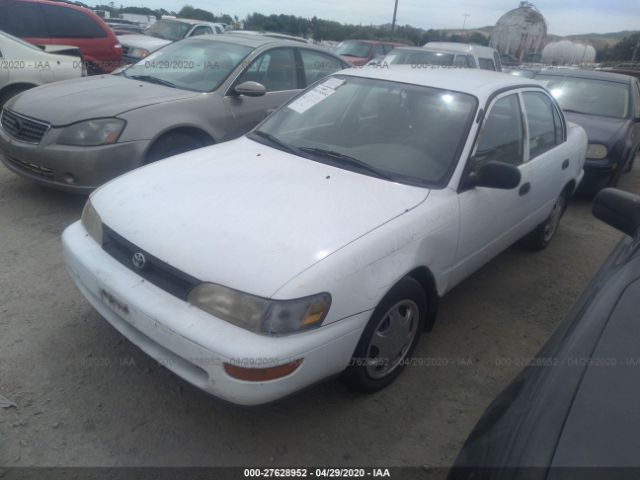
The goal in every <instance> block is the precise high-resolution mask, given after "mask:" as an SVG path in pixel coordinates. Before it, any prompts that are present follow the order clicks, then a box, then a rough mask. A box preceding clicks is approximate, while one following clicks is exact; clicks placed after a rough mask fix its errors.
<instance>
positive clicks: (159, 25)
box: [145, 19, 191, 42]
mask: <svg viewBox="0 0 640 480" xmlns="http://www.w3.org/2000/svg"><path fill="white" fill-rule="evenodd" d="M190 29H191V24H189V23H185V22H179V21H176V20H166V19H162V20H158V21H157V22H156V23H154V24H153V25H151V26H150V27H149V28H148V29H147V30H146V32H145V34H147V35H151V36H152V37H158V38H163V39H165V40H171V41H172V42H175V41H176V40H181V39H183V38H184V37H185V36H186V35H187V32H189V30H190Z"/></svg>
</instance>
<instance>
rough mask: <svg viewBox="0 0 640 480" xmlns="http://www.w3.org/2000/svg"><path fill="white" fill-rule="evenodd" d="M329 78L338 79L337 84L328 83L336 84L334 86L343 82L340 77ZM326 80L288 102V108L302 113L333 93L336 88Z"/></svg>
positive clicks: (333, 83)
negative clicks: (328, 84)
mask: <svg viewBox="0 0 640 480" xmlns="http://www.w3.org/2000/svg"><path fill="white" fill-rule="evenodd" d="M329 80H337V81H338V83H337V84H336V83H335V82H332V83H330V85H336V87H337V86H339V85H342V84H343V83H344V80H340V79H329ZM328 82H329V81H327V82H325V83H323V84H321V85H318V86H317V87H315V88H314V89H313V90H310V91H308V92H307V93H305V94H304V95H302V96H301V97H300V98H298V99H297V100H295V101H293V102H292V103H290V104H289V105H288V108H290V109H291V110H293V111H294V112H297V113H304V112H306V111H307V110H309V109H310V108H311V107H313V106H315V105H317V104H319V103H320V102H321V101H323V100H324V99H325V98H327V97H328V96H329V95H333V94H334V93H336V90H335V88H332V87H331V86H327V83H328Z"/></svg>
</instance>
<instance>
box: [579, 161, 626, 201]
mask: <svg viewBox="0 0 640 480" xmlns="http://www.w3.org/2000/svg"><path fill="white" fill-rule="evenodd" d="M620 168H622V165H620V163H619V162H617V161H615V160H609V159H603V160H590V159H587V160H586V161H585V163H584V179H583V180H582V183H581V184H580V188H579V190H580V191H581V192H583V193H594V192H597V191H598V190H601V189H602V188H605V187H606V186H607V185H609V183H610V182H611V180H613V178H614V177H615V176H616V175H617V174H618V171H619V169H620Z"/></svg>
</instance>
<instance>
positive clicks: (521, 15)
mask: <svg viewBox="0 0 640 480" xmlns="http://www.w3.org/2000/svg"><path fill="white" fill-rule="evenodd" d="M546 38H547V22H546V21H545V19H544V17H543V16H542V14H541V13H540V12H539V11H538V9H537V8H536V7H535V6H534V5H533V4H532V3H529V2H520V6H519V7H518V8H516V9H514V10H511V11H509V12H507V13H505V14H504V15H503V16H502V17H500V20H498V23H496V25H495V27H493V31H492V32H491V42H490V45H491V46H492V47H493V48H495V49H496V50H498V51H499V52H500V53H501V54H505V55H511V56H512V57H515V58H516V59H518V60H519V61H521V62H522V61H531V59H532V58H533V57H535V56H536V55H537V54H539V53H540V52H541V51H542V47H543V46H544V44H545V41H546Z"/></svg>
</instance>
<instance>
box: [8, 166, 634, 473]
mask: <svg viewBox="0 0 640 480" xmlns="http://www.w3.org/2000/svg"><path fill="white" fill-rule="evenodd" d="M636 170H640V169H636ZM621 187H622V188H625V189H628V190H631V191H635V192H636V193H639V192H640V174H638V172H637V171H634V172H633V173H631V174H630V175H627V176H625V177H624V178H623V180H622V182H621ZM83 203H84V198H81V197H74V196H69V195H65V194H61V193H57V192H54V191H49V190H45V189H42V188H40V187H38V186H35V185H33V184H31V183H29V182H27V181H25V180H22V179H20V178H18V177H16V176H14V175H13V174H11V173H10V172H8V171H7V170H6V169H5V168H4V167H1V166H0V266H1V269H0V394H1V395H3V396H5V397H7V398H9V399H10V400H12V401H14V402H15V403H16V404H17V408H9V409H0V465H5V466H10V465H13V466H45V465H46V466H51V465H58V466H71V465H73V466H124V465H127V466H132V465H136V466H204V465H207V466H214V465H215V466H226V465H233V466H246V465H247V464H251V465H265V466H269V465H290V466H293V465H326V466H335V465H359V466H364V465H380V466H405V465H411V466H414V465H429V466H446V465H449V464H450V463H451V461H452V460H453V458H454V457H455V454H456V452H457V450H458V448H459V447H460V445H461V443H462V441H463V440H464V439H465V437H466V436H467V434H468V433H469V430H470V429H471V427H472V426H473V425H474V423H475V422H476V421H477V419H478V417H479V416H480V415H481V413H482V412H483V410H484V409H485V407H486V406H487V405H488V403H489V402H490V401H491V399H492V398H493V397H494V396H495V395H496V394H497V393H498V392H499V391H500V390H501V389H502V388H503V387H504V386H505V385H506V384H507V383H508V382H509V380H510V379H511V378H512V377H513V376H514V375H515V374H516V373H517V372H518V370H519V366H518V363H519V360H521V359H526V358H527V357H529V356H531V355H533V354H535V353H536V351H537V350H538V348H539V347H540V346H541V345H542V344H543V342H544V341H545V339H546V338H547V337H548V336H549V334H550V333H551V332H552V331H553V329H554V328H555V326H556V325H557V323H558V322H559V321H560V319H561V318H562V317H563V315H564V314H565V313H566V311H567V310H568V308H569V307H570V306H571V304H572V303H573V302H574V300H575V299H576V297H577V296H578V294H579V293H580V291H581V290H582V289H583V287H584V286H585V285H586V283H587V282H588V280H589V279H590V278H591V276H592V275H593V274H594V273H595V271H596V270H597V268H598V266H599V265H600V264H601V262H602V261H603V260H604V258H605V256H606V255H607V254H608V252H609V251H610V249H611V248H612V247H613V246H614V244H615V243H616V241H617V240H618V239H619V238H620V234H618V233H617V232H616V231H614V230H613V229H611V228H609V227H607V226H605V225H604V224H602V223H600V222H598V221H596V220H595V219H594V218H592V217H591V214H590V203H589V202H587V201H585V200H580V199H578V200H574V202H573V203H572V204H571V206H570V208H569V210H568V212H567V215H566V216H565V218H564V220H563V223H562V225H561V228H560V231H559V232H558V236H557V237H556V239H555V240H554V242H553V243H552V245H551V246H550V247H549V248H548V249H547V250H546V251H544V252H541V253H530V252H528V251H525V250H522V249H520V248H518V247H513V248H511V249H510V250H508V251H507V252H505V253H503V254H502V255H500V256H499V257H498V258H497V259H495V260H494V261H492V262H491V263H490V264H488V265H487V266H486V267H484V268H483V269H482V270H480V271H479V272H477V273H476V274H475V275H473V276H472V277H471V278H470V279H468V280H466V281H465V282H463V284H462V285H460V286H459V287H458V288H456V289H455V290H454V291H453V292H451V293H450V294H449V295H448V296H447V297H446V298H445V299H444V300H443V302H442V306H441V310H440V315H439V319H438V322H437V324H436V327H435V329H434V331H433V332H432V333H431V334H429V335H427V336H425V337H423V339H422V342H421V343H420V345H419V347H418V351H417V355H418V356H422V357H429V358H432V359H434V360H435V362H434V363H437V364H439V366H428V367H427V366H425V367H414V368H411V369H408V370H406V371H405V373H404V374H403V375H402V376H401V377H400V379H399V380H398V381H397V382H396V383H395V384H394V385H393V386H392V387H391V388H388V389H387V390H384V391H382V392H379V393H378V394H375V395H371V396H360V395H357V394H354V393H351V392H349V391H348V390H347V389H346V388H345V387H344V386H343V385H342V384H341V383H340V382H339V381H337V380H332V381H329V382H327V383H324V384H322V385H319V386H317V387H314V388H312V389H310V390H307V391H304V392H302V393H300V394H298V395H296V396H294V397H291V398H288V399H286V400H284V401H281V402H279V403H275V404H272V405H268V406H266V407H258V408H241V407H234V406H231V405H228V404H225V403H223V402H221V401H219V400H216V399H215V398H212V397H210V396H208V395H207V394H204V393H202V392H200V391H199V390H197V389H195V388H194V387H191V386H190V385H188V384H186V383H185V382H183V381H182V380H180V379H179V378H178V377H176V376H175V375H173V374H172V373H170V372H169V371H168V370H165V369H164V368H162V367H160V366H159V365H157V364H156V363H155V362H154V361H153V360H151V359H150V358H148V357H147V356H146V355H144V354H143V353H142V352H141V351H139V350H138V349H137V348H136V347H135V346H133V345H132V344H130V343H129V342H128V341H126V340H124V339H123V338H122V337H121V336H120V335H119V334H118V333H117V332H116V331H115V330H114V329H113V328H111V327H110V326H109V324H108V323H107V322H106V321H104V320H103V319H102V318H101V317H100V316H99V315H98V314H97V313H96V312H95V311H94V310H93V309H92V308H91V307H90V306H89V304H88V303H87V302H86V301H85V300H84V298H83V297H82V296H81V295H80V293H78V291H77V290H76V289H75V287H74V286H73V285H72V283H71V280H70V279H69V278H68V277H67V274H66V271H65V268H64V264H63V260H62V249H61V244H60V234H61V233H62V231H63V229H64V228H65V227H66V226H67V225H69V224H70V223H72V222H74V221H75V220H76V219H78V217H79V216H80V212H81V209H82V206H83Z"/></svg>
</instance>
